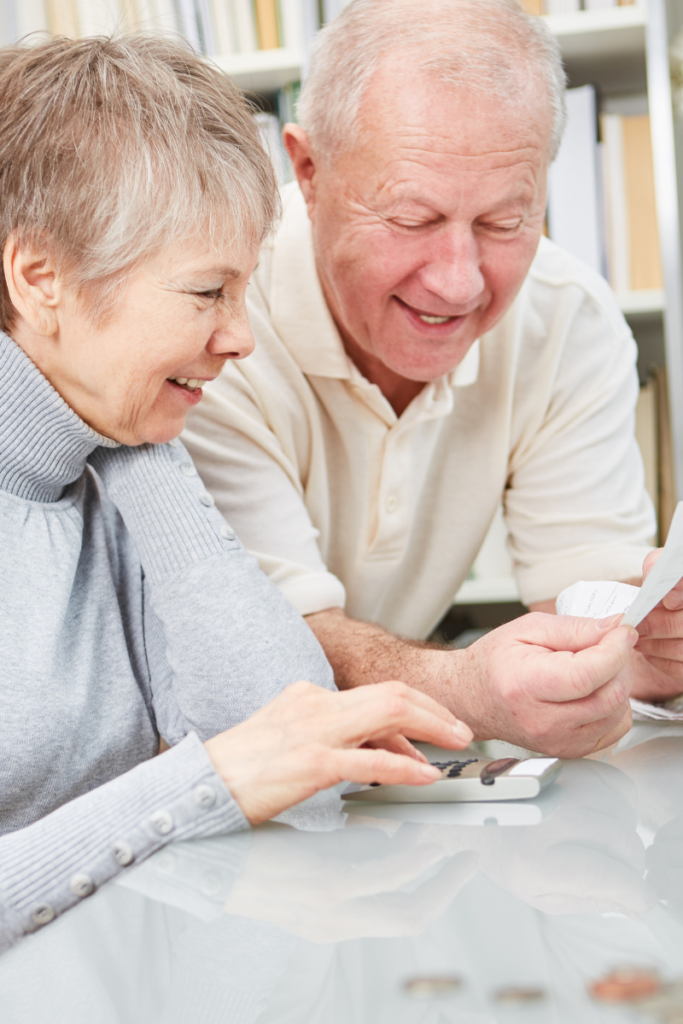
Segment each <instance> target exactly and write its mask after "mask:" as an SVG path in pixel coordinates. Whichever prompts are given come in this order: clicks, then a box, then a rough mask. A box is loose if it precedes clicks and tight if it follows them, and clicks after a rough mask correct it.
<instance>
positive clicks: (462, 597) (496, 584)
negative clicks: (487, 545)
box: [453, 576, 519, 604]
mask: <svg viewBox="0 0 683 1024" xmlns="http://www.w3.org/2000/svg"><path fill="white" fill-rule="evenodd" d="M503 601H519V590H518V589H517V583H516V582H515V580H514V579H513V578H512V576H504V577H502V578H501V579H489V580H465V582H464V583H463V585H462V586H461V588H460V590H459V591H458V593H457V594H456V595H455V600H454V602H453V603H454V604H500V603H502V602H503Z"/></svg>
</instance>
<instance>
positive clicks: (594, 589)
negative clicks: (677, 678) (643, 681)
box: [555, 502, 683, 722]
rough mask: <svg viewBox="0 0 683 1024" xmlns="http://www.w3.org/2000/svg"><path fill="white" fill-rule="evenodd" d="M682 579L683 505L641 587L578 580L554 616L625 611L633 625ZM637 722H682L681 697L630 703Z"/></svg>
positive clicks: (628, 623) (602, 616) (597, 616)
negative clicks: (654, 701)
mask: <svg viewBox="0 0 683 1024" xmlns="http://www.w3.org/2000/svg"><path fill="white" fill-rule="evenodd" d="M681 577H683V502H679V503H678V505H677V506H676V512H675V513H674V517H673V520H672V522H671V527H670V529H669V536H668V537H667V540H666V544H665V546H664V551H663V552H662V554H661V555H660V557H659V560H658V561H657V563H656V564H655V566H654V567H653V569H652V570H651V571H650V573H649V575H648V577H647V579H646V580H645V583H644V584H643V585H642V587H631V586H629V584H628V583H614V582H613V581H610V582H606V581H586V580H581V581H580V582H579V583H574V584H573V586H571V587H567V589H566V590H563V591H562V593H561V594H560V596H559V597H558V599H557V601H556V605H555V607H556V608H557V614H558V615H578V616H584V617H586V618H591V619H606V618H607V617H608V616H610V615H619V614H620V613H621V612H626V615H625V616H624V619H623V622H624V625H626V626H637V625H638V623H639V622H642V620H643V619H644V618H645V616H646V615H648V614H649V613H650V612H651V611H652V609H653V608H654V607H655V605H658V604H659V602H660V601H661V600H662V598H664V597H666V595H667V594H668V593H669V591H670V590H671V588H672V587H674V586H675V585H676V584H677V583H678V581H679V580H680V579H681ZM631 710H632V711H633V717H634V719H636V720H637V721H657V722H680V721H682V720H683V696H681V697H674V698H673V699H672V700H668V701H666V702H665V703H663V704H647V703H645V702H644V701H640V700H631Z"/></svg>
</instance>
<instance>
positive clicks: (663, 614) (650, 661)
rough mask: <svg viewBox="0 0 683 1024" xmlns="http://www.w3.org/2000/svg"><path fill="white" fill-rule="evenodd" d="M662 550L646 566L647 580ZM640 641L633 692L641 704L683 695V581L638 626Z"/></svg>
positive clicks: (635, 657)
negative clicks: (645, 701) (643, 701)
mask: <svg viewBox="0 0 683 1024" xmlns="http://www.w3.org/2000/svg"><path fill="white" fill-rule="evenodd" d="M661 553H662V549H661V548H659V549H658V550H657V551H651V552H650V554H649V555H648V556H647V558H646V559H645V561H644V563H643V578H644V579H645V578H647V575H648V573H649V572H650V571H651V569H652V567H653V566H654V564H655V562H656V561H657V559H658V558H659V557H660V555H661ZM638 633H639V634H640V640H639V641H638V644H637V646H636V648H635V651H634V652H633V691H632V694H631V696H633V697H637V698H638V699H639V700H655V701H656V700H666V699H667V698H668V697H675V696H676V695H677V694H679V693H682V692H683V580H681V581H680V582H679V583H678V584H677V585H676V586H675V587H674V588H673V590H670V591H669V593H668V594H667V595H666V597H665V598H664V600H663V601H660V603H659V604H658V605H657V607H656V608H653V609H652V611H651V612H650V614H649V615H648V616H646V618H644V619H643V621H642V622H641V623H640V625H639V626H638Z"/></svg>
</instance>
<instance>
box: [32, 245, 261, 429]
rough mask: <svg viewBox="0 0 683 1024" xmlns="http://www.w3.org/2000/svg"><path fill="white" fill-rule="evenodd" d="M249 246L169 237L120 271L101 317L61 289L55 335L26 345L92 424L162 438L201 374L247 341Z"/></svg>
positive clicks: (192, 398) (213, 373) (198, 395)
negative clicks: (237, 248)
mask: <svg viewBox="0 0 683 1024" xmlns="http://www.w3.org/2000/svg"><path fill="white" fill-rule="evenodd" d="M257 255H258V252H257V249H256V248H249V247H245V249H244V250H243V251H242V252H240V253H238V254H236V253H235V252H234V251H227V250H226V251H220V250H216V249H212V248H210V247H209V246H208V245H207V243H206V242H202V241H201V240H200V239H199V238H195V239H190V240H187V241H184V242H182V243H179V244H177V245H174V246H170V247H169V248H167V249H164V250H163V251H162V252H161V253H159V254H158V255H156V256H154V257H153V258H151V259H150V260H148V261H147V262H146V263H145V264H143V265H142V266H141V267H140V268H139V269H137V270H136V271H134V272H133V273H132V275H131V276H130V277H129V278H128V279H127V281H126V283H125V286H124V290H123V293H122V295H121V297H120V299H119V301H118V303H117V305H116V307H115V311H114V313H113V315H112V316H111V318H109V319H108V320H107V322H106V323H104V324H102V325H100V326H94V327H93V326H92V323H91V319H90V317H89V316H88V314H87V311H86V310H84V309H83V308H82V303H78V302H76V301H75V300H74V299H73V298H72V297H70V296H69V293H68V291H65V292H64V298H63V300H62V301H60V302H59V303H58V304H57V306H56V309H55V312H56V314H57V320H58V324H59V327H58V335H57V337H55V338H53V339H51V340H52V341H54V344H51V345H48V346H43V345H41V347H40V349H41V359H40V360H37V359H35V358H34V355H33V352H32V351H31V349H30V348H29V347H28V346H24V347H26V348H27V351H28V353H29V355H31V357H32V358H34V361H36V362H37V363H38V365H39V368H40V369H41V370H42V372H43V373H44V374H45V376H46V377H47V378H48V380H49V381H50V383H51V384H52V385H53V387H54V388H55V389H56V390H57V391H58V392H59V393H60V395H61V396H62V398H64V400H65V401H66V402H67V403H68V404H69V405H70V406H71V408H72V409H73V410H74V411H75V412H77V413H78V415H79V416H80V417H81V418H82V419H83V420H85V422H86V423H88V424H89V425H90V426H91V427H92V428H93V429H94V430H96V431H97V432H98V433H100V434H104V435H106V436H107V437H111V438H113V439H114V440H116V441H120V442H122V443H123V444H127V445H137V444H142V443H144V442H150V443H153V444H160V443H162V442H165V441H169V440H170V439H171V438H173V437H176V436H177V435H178V434H179V433H180V431H181V430H182V429H183V426H184V423H185V416H186V415H187V412H188V410H189V409H191V408H192V406H193V405H196V404H197V403H198V402H200V401H201V399H202V390H201V388H202V385H203V384H204V382H206V381H210V380H213V379H214V378H215V377H217V376H218V374H219V373H220V371H221V369H222V368H223V365H224V363H225V361H226V359H242V358H244V356H247V355H249V353H250V352H251V351H252V350H253V347H254V339H253V337H252V333H251V329H250V327H249V322H248V320H247V313H246V308H245V303H244V296H245V291H246V287H247V282H248V280H249V276H250V274H251V272H252V270H253V269H254V266H255V264H256V259H257ZM17 340H18V341H19V343H20V344H21V343H22V339H21V336H19V337H17Z"/></svg>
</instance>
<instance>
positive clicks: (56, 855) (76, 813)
mask: <svg viewBox="0 0 683 1024" xmlns="http://www.w3.org/2000/svg"><path fill="white" fill-rule="evenodd" d="M242 828H248V822H247V820H246V818H245V817H244V815H243V814H242V812H241V810H240V808H239V807H238V805H237V804H236V803H235V801H234V800H233V798H232V796H231V795H230V793H229V791H228V790H227V788H226V787H225V785H224V784H223V782H222V781H221V779H220V778H219V777H218V775H217V774H216V772H215V771H214V769H213V765H212V763H211V761H210V759H209V757H208V755H207V753H206V751H205V749H204V747H203V745H202V744H201V743H200V741H199V739H198V738H197V736H196V735H195V734H194V733H191V734H190V735H189V736H188V737H187V738H186V739H184V740H183V741H182V742H181V743H179V744H178V745H177V746H175V747H173V748H172V749H171V750H168V751H166V753H164V754H162V755H160V756H159V757H154V758H152V759H151V760H149V761H145V762H143V763H142V764H140V765H138V766H137V767H136V768H133V769H132V771H129V772H126V773H125V775H121V776H119V777H118V778H116V779H113V780H112V781H111V782H108V783H106V785H104V786H100V787H99V788H98V789H94V790H93V791H92V792H90V793H86V794H85V795H84V796H81V797H78V798H77V799H76V800H72V801H70V802H69V803H68V804H65V805H64V806H63V807H60V808H59V809H58V810H57V811H53V813H52V814H49V815H47V816H46V817H45V818H42V819H41V820H40V821H37V822H35V823H34V824H33V825H30V826H28V828H24V829H20V830H19V831H17V832H13V833H10V834H8V835H5V836H3V837H2V838H0V950H2V949H6V948H8V947H9V946H10V945H12V944H13V943H14V942H16V941H17V940H18V939H19V938H21V936H23V935H25V934H27V933H29V932H33V931H36V930H37V929H38V928H40V927H42V926H43V925H45V924H48V923H49V922H50V921H51V920H53V918H55V917H56V916H58V915H59V914H62V913H64V911H65V910H68V909H69V908H70V907H71V906H73V905H74V904H76V903H78V902H79V901H80V900H81V899H83V898H84V897H85V896H89V895H90V894H91V893H92V892H93V891H94V890H95V889H97V888H98V887H99V886H101V885H103V884H104V883H105V882H107V881H108V880H109V879H111V878H113V877H114V876H115V875H117V874H118V873H119V872H120V871H121V870H122V869H123V868H125V867H128V866H129V865H131V864H133V863H137V862H139V861H141V860H143V859H145V858H146V857H149V856H150V854H152V853H154V852H155V851H156V850H158V849H160V847H162V846H165V845H166V844H167V843H169V842H172V841H174V840H177V839H191V838H194V837H196V836H206V835H210V834H215V833H218V832H231V831H237V830H238V829H242Z"/></svg>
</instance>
